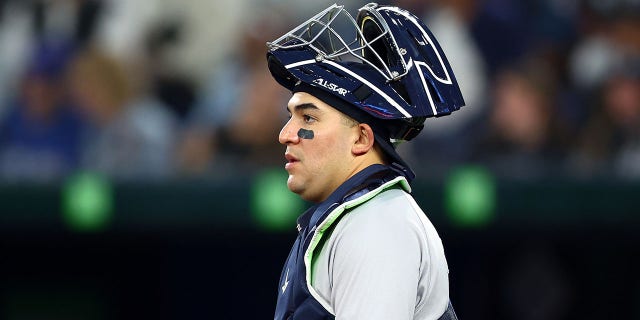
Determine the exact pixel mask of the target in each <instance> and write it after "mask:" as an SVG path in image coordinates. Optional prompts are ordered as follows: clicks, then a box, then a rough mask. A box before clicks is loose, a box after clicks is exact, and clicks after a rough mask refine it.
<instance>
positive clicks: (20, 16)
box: [0, 1, 32, 119]
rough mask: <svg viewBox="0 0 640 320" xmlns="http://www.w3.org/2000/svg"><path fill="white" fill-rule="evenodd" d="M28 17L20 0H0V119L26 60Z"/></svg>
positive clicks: (29, 29)
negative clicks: (14, 0)
mask: <svg viewBox="0 0 640 320" xmlns="http://www.w3.org/2000/svg"><path fill="white" fill-rule="evenodd" d="M30 18H31V16H30V15H29V11H28V10H27V8H25V6H24V5H23V4H22V5H21V4H19V3H16V2H3V1H0V44H2V45H0V119H1V118H2V117H3V115H4V113H5V112H6V111H7V110H6V109H7V107H8V105H9V102H8V100H9V99H10V98H12V95H13V92H14V91H16V90H17V87H19V78H20V77H21V76H22V75H23V73H24V71H25V70H24V68H25V65H26V64H27V63H28V62H29V61H28V58H29V52H30V51H31V50H32V48H31V40H32V39H31V37H30V36H31V32H32V30H31V28H30V27H31V23H30V22H31V19H30Z"/></svg>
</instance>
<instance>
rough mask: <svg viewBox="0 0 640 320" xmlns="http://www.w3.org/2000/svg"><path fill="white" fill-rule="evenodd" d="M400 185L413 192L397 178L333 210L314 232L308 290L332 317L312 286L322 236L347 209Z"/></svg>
mask: <svg viewBox="0 0 640 320" xmlns="http://www.w3.org/2000/svg"><path fill="white" fill-rule="evenodd" d="M398 183H399V184H400V185H401V186H402V188H403V189H404V190H405V191H406V192H408V193H409V192H411V186H410V185H409V182H408V181H407V179H406V178H405V177H402V176H400V177H396V178H394V179H393V180H391V181H388V182H387V183H384V184H383V185H381V186H379V187H377V188H376V189H374V190H371V191H369V192H367V193H366V194H364V195H362V196H360V197H358V198H356V199H353V200H350V201H347V202H344V203H342V204H341V205H339V206H337V207H336V208H335V209H333V210H332V211H331V212H330V213H329V214H328V215H327V217H326V218H325V219H324V220H323V221H322V222H321V223H320V224H319V225H318V226H317V228H316V230H315V231H314V232H313V236H312V237H311V241H310V242H309V246H308V247H307V250H306V251H305V253H304V257H303V258H304V266H305V271H306V272H305V273H306V279H305V280H306V283H307V289H309V293H310V294H311V296H313V298H315V299H316V301H318V303H320V305H322V307H324V308H325V310H327V312H329V313H331V314H332V315H334V316H335V315H336V313H335V311H334V310H333V308H332V307H331V304H330V303H329V301H327V300H326V299H324V298H323V297H322V296H321V295H320V294H319V293H318V291H316V289H315V288H314V287H313V286H312V285H311V282H312V278H311V277H312V275H311V267H312V266H311V260H312V258H313V252H314V251H315V248H316V246H317V245H318V243H320V240H321V239H322V235H323V233H324V232H325V231H326V230H327V229H328V228H329V227H330V226H331V225H332V224H333V223H334V222H335V221H336V220H337V219H338V218H339V217H340V216H341V215H342V213H343V212H344V211H345V210H347V209H351V208H353V207H357V206H359V205H361V204H363V203H365V202H367V201H369V200H371V199H372V198H373V197H375V196H377V195H378V194H379V193H381V192H382V191H384V190H385V189H387V188H389V187H391V186H393V185H396V184H398Z"/></svg>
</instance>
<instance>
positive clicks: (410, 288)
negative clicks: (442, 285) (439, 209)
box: [327, 201, 424, 320]
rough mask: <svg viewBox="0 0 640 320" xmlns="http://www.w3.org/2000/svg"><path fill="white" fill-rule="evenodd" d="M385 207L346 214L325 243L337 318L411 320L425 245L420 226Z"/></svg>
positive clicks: (376, 205)
mask: <svg viewBox="0 0 640 320" xmlns="http://www.w3.org/2000/svg"><path fill="white" fill-rule="evenodd" d="M398 209H400V210H405V209H406V210H410V208H408V207H402V208H393V206H391V205H390V204H388V203H384V202H380V201H376V202H373V203H371V205H368V204H365V205H364V206H363V207H362V208H356V210H354V211H352V212H350V213H349V214H347V216H345V218H344V219H343V220H342V221H341V222H340V223H339V224H338V225H337V226H336V229H335V230H334V233H333V236H334V238H333V241H331V242H330V243H329V246H330V247H329V248H327V249H328V250H329V255H330V257H329V268H328V272H329V281H330V286H331V293H330V297H328V298H329V299H330V302H331V304H332V306H333V307H334V311H335V314H336V319H338V320H347V319H348V320H356V319H367V320H376V319H397V320H404V319H407V320H408V319H413V316H414V312H415V309H416V299H417V297H418V295H419V294H420V292H418V291H419V288H418V282H419V277H420V276H421V270H420V269H421V262H422V259H423V254H422V252H424V251H423V250H424V246H423V241H422V238H423V236H422V235H421V234H420V233H421V232H423V230H421V228H420V226H419V225H417V224H416V223H412V222H411V220H408V219H407V218H406V217H407V215H410V213H409V214H408V213H403V212H397V210H398Z"/></svg>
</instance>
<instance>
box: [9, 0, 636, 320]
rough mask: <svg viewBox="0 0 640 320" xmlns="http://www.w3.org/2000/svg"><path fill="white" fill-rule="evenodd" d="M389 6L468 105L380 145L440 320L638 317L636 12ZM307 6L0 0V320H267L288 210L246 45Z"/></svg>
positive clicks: (272, 103) (487, 4)
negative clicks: (410, 182)
mask: <svg viewBox="0 0 640 320" xmlns="http://www.w3.org/2000/svg"><path fill="white" fill-rule="evenodd" d="M380 2H383V1H380ZM363 3H364V2H362V1H359V0H349V1H347V3H346V5H347V7H348V8H350V9H351V10H354V9H356V8H358V7H359V6H361V5H362V4H363ZM390 3H392V4H397V5H400V6H402V7H405V8H409V9H411V11H412V12H414V13H417V14H418V15H420V16H423V17H424V20H425V22H426V23H427V25H428V26H429V27H430V28H431V29H432V31H433V32H434V33H435V35H436V37H437V38H438V40H439V41H440V43H441V44H442V46H443V47H444V50H445V52H446V53H447V56H448V57H449V60H450V61H451V63H452V64H453V68H454V70H455V73H456V76H457V78H458V80H459V82H460V85H461V87H462V90H463V94H464V96H465V100H466V102H467V105H468V106H467V107H465V108H463V109H462V110H461V111H458V112H456V113H455V115H454V116H453V117H450V118H441V119H429V120H428V121H427V123H426V129H425V133H423V134H422V135H421V137H419V138H418V139H417V140H416V141H414V142H412V143H411V144H407V145H403V146H401V147H400V151H401V152H402V153H403V154H404V155H405V156H406V157H407V159H408V161H409V162H410V163H411V164H413V167H414V169H415V170H416V171H417V173H418V179H417V180H416V184H415V186H414V189H415V196H416V198H417V200H418V202H419V203H420V204H421V205H422V206H423V208H425V211H427V212H428V214H429V216H430V218H431V219H432V221H433V222H434V224H435V225H436V227H437V228H438V229H439V231H440V233H441V236H442V239H443V242H444V245H445V248H446V252H447V255H448V259H449V265H450V269H451V270H450V275H451V297H452V300H453V303H454V305H455V306H456V310H457V311H458V314H459V316H460V318H461V319H531V320H534V319H545V320H553V319H614V318H622V319H640V277H638V270H640V36H639V35H640V2H639V1H634V0H591V1H588V0H523V1H517V0H478V1H474V0H455V1H445V0H442V1H439V0H430V1H429V0H398V1H395V2H390ZM329 4H331V3H329V2H326V1H294V0H264V1H262V0H181V1H178V0H136V1H126V0H104V1H94V0H40V1H38V0H13V1H12V0H0V319H8V320H22V319H52V320H56V319H65V320H68V319H268V318H270V317H272V312H273V309H274V303H275V299H276V288H277V279H278V275H279V272H280V268H281V265H282V263H283V262H284V258H285V257H286V254H287V253H288V250H289V246H290V244H291V243H292V241H293V239H294V237H295V228H294V223H293V221H294V220H295V218H296V216H297V215H298V214H299V213H301V211H302V210H304V208H305V207H306V206H307V205H308V204H305V203H303V202H301V201H300V200H298V199H297V197H296V196H294V195H291V194H290V193H289V192H288V191H287V190H286V187H285V185H284V181H285V179H286V174H285V172H284V170H283V169H282V165H283V163H284V161H283V148H282V147H280V146H279V145H277V141H276V137H277V133H278V131H279V128H280V126H281V125H282V124H283V121H284V120H285V118H286V114H285V113H284V105H285V104H286V101H287V99H288V93H287V92H285V91H284V90H282V89H281V88H280V87H278V86H277V85H276V83H275V82H274V81H272V80H271V78H270V75H269V74H268V71H267V69H266V63H265V59H264V55H265V52H266V47H265V45H264V44H265V42H266V41H268V40H272V39H274V38H275V37H277V36H278V35H280V34H282V33H284V32H285V31H287V30H289V29H290V28H291V27H293V26H294V25H296V24H297V23H300V22H302V21H303V20H304V19H305V18H307V17H309V16H310V15H311V14H313V13H315V12H317V11H318V10H320V9H323V8H325V7H326V6H328V5H329ZM351 12H353V11H351Z"/></svg>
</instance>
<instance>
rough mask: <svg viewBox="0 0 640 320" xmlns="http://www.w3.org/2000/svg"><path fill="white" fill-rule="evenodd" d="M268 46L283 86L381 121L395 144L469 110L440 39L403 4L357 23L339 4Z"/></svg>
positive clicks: (363, 12)
mask: <svg viewBox="0 0 640 320" xmlns="http://www.w3.org/2000/svg"><path fill="white" fill-rule="evenodd" d="M267 45H268V47H269V52H268V53H267V59H268V63H269V70H270V71H271V73H272V75H273V77H274V78H275V79H276V81H278V83H280V84H281V85H282V86H284V87H286V88H288V89H289V90H291V91H295V90H296V87H297V86H300V85H304V86H307V87H311V88H313V89H314V90H316V91H317V92H319V91H321V92H323V93H324V94H329V95H330V96H332V98H338V99H339V100H340V101H341V102H346V103H347V104H348V105H350V106H352V107H355V108H356V109H359V110H362V111H364V112H366V113H367V114H368V115H369V116H372V117H373V118H375V119H377V120H381V121H379V122H382V123H384V124H385V126H386V127H387V129H388V130H389V132H388V134H385V136H387V137H388V138H389V139H390V142H391V143H393V144H394V145H395V144H397V143H399V142H401V141H407V140H411V139H412V138H414V137H415V136H416V135H417V134H418V133H419V132H420V131H421V130H422V128H423V126H424V121H425V119H426V118H428V117H438V116H443V115H448V114H450V113H451V112H453V111H455V110H458V109H459V108H460V107H462V106H464V99H463V98H462V94H461V92H460V88H459V87H458V82H457V81H456V78H455V76H454V75H453V71H452V70H451V66H450V65H449V62H448V61H447V58H446V57H445V54H444V52H443V51H442V48H440V45H439V44H438V42H437V41H436V39H435V37H434V36H433V34H432V33H431V32H430V31H429V29H428V28H427V27H426V26H425V25H424V24H423V23H422V21H420V19H418V18H417V17H416V16H414V15H413V14H411V13H410V12H408V11H406V10H404V9H401V8H398V7H394V6H386V5H378V4H375V3H370V4H367V5H365V6H364V7H362V8H360V10H359V12H358V15H357V17H356V18H355V19H354V18H353V17H352V16H351V15H350V14H349V13H348V12H347V11H346V10H345V9H344V6H339V5H335V4H334V5H332V6H330V7H329V8H327V9H325V10H323V11H321V12H320V13H318V14H316V15H315V16H314V17H312V18H311V19H309V20H307V21H306V22H304V23H303V24H301V25H299V26H298V27H296V28H294V29H293V30H291V31H289V32H288V33H286V34H285V35H283V36H282V37H280V38H278V39H276V40H274V41H272V42H268V43H267ZM347 114H350V113H347Z"/></svg>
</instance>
